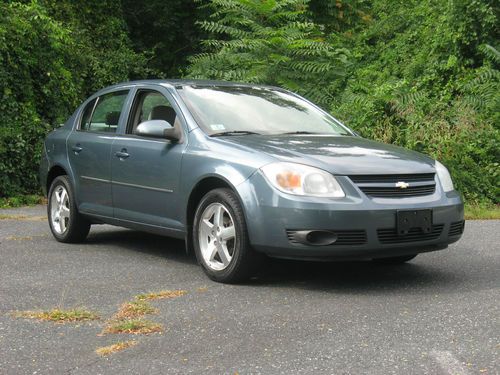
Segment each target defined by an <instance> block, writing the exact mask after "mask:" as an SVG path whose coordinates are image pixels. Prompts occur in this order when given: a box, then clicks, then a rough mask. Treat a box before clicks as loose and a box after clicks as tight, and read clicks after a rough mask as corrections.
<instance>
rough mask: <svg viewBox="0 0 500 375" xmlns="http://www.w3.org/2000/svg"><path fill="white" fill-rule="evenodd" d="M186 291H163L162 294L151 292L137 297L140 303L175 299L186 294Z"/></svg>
mask: <svg viewBox="0 0 500 375" xmlns="http://www.w3.org/2000/svg"><path fill="white" fill-rule="evenodd" d="M186 293H187V292H186V291H185V290H162V291H160V292H150V293H145V294H139V295H137V296H135V299H136V300H138V301H146V300H155V299H164V298H175V297H180V296H183V295H184V294H186Z"/></svg>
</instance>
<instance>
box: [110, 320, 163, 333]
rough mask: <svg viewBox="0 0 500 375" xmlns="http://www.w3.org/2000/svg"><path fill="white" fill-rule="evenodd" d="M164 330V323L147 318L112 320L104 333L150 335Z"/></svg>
mask: <svg viewBox="0 0 500 375" xmlns="http://www.w3.org/2000/svg"><path fill="white" fill-rule="evenodd" d="M162 331H163V325H162V324H160V323H155V322H152V321H150V320H146V319H127V320H116V321H110V322H109V323H108V325H107V326H106V327H104V330H103V331H102V334H109V333H130V334H133V335H148V334H150V333H158V332H162Z"/></svg>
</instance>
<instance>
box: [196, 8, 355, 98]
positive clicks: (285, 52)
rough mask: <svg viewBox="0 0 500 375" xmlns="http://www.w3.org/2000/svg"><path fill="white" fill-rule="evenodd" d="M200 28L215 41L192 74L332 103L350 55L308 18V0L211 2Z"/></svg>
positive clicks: (199, 57)
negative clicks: (260, 85) (261, 85)
mask: <svg viewBox="0 0 500 375" xmlns="http://www.w3.org/2000/svg"><path fill="white" fill-rule="evenodd" d="M205 6H206V7H208V8H209V9H210V13H211V16H210V18H209V19H208V20H204V21H200V22H199V25H200V27H201V28H202V29H203V30H204V31H206V32H207V33H208V34H209V35H210V38H209V39H206V40H204V41H203V42H202V43H203V46H204V47H205V52H203V53H201V54H198V55H196V56H194V57H193V58H191V63H192V64H191V66H190V69H189V76H191V77H195V78H210V79H220V80H227V81H241V82H254V83H265V84H271V85H278V86H281V87H285V88H287V89H290V90H293V91H295V92H299V93H301V94H303V95H306V96H308V97H309V98H311V99H312V100H314V101H316V102H319V103H323V104H324V103H327V102H328V101H329V100H331V97H332V92H333V89H334V88H335V82H336V80H337V79H338V78H339V77H341V76H343V75H344V73H345V69H346V66H347V62H348V51H347V50H346V49H345V48H337V47H336V46H335V40H334V39H333V38H332V40H329V39H328V38H326V35H325V34H324V33H323V32H321V31H320V29H319V28H318V27H317V25H315V24H314V23H313V22H311V21H310V20H309V19H308V18H307V9H308V8H307V1H305V0H286V1H277V0H264V1H262V0H211V1H209V2H208V4H206V5H205Z"/></svg>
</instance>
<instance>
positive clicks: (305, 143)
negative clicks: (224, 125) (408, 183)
mask: <svg viewBox="0 0 500 375" xmlns="http://www.w3.org/2000/svg"><path fill="white" fill-rule="evenodd" d="M221 139H222V137H221ZM223 139H224V141H226V142H229V143H232V144H235V145H238V146H240V147H241V146H243V147H248V148H250V149H252V150H254V151H260V152H263V153H265V154H267V155H269V156H272V157H274V158H276V159H278V160H280V161H287V162H292V163H301V164H307V165H312V166H315V167H318V168H322V169H324V170H327V171H329V172H330V173H334V174H339V175H350V174H407V173H431V172H435V169H434V160H433V159H431V158H429V157H427V156H425V155H423V154H420V153H418V152H415V151H411V150H407V149H405V148H402V147H397V146H393V145H389V144H385V143H380V142H375V141H370V140H367V139H364V138H361V137H354V136H329V135H325V136H322V135H276V136H264V135H244V136H233V137H223Z"/></svg>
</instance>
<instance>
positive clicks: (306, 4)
mask: <svg viewBox="0 0 500 375" xmlns="http://www.w3.org/2000/svg"><path fill="white" fill-rule="evenodd" d="M498 14H499V7H498V1H494V0H453V1H444V0H443V1H435V0H393V1H390V2H388V1H385V0H328V1H326V0H170V1H163V0H151V1H148V2H136V1H132V0H99V1H98V0H89V1H85V2H82V1H73V0H32V1H31V0H19V1H3V2H1V1H0V198H1V197H9V196H15V195H19V194H27V193H28V194H29V193H36V192H37V190H38V183H37V180H36V172H37V166H38V162H39V157H40V146H41V140H42V139H43V138H44V136H45V134H46V133H47V132H48V131H50V130H51V129H53V128H54V126H57V124H59V123H62V122H64V121H65V120H66V119H67V117H68V116H69V115H70V113H71V112H72V111H73V110H74V109H75V108H76V106H77V105H78V104H79V103H80V102H81V101H82V100H83V99H84V98H85V97H87V96H88V95H89V94H90V93H92V92H94V91H96V90H97V89H99V88H101V87H103V86H106V85H108V84H112V83H116V82H118V81H124V80H128V79H131V78H139V77H141V78H142V77H152V76H160V77H177V76H181V75H187V76H190V77H196V78H210V79H221V80H231V81H245V82H255V83H264V84H271V85H277V86H281V87H284V88H287V89H290V90H292V91H295V92H298V93H300V94H302V95H304V96H306V97H307V98H309V99H311V100H312V101H314V102H317V103H319V104H320V105H322V106H323V107H324V108H326V109H328V110H329V111H330V112H331V113H332V114H334V115H335V116H336V117H338V118H339V119H341V120H343V121H344V122H345V123H346V124H347V125H349V126H351V127H352V128H354V129H355V130H357V131H358V132H360V133H361V134H362V135H364V136H366V137H368V138H373V139H377V140H381V141H384V142H388V143H394V144H398V145H401V146H404V147H408V148H411V149H414V150H417V151H421V152H424V153H426V154H429V155H431V156H432V157H435V158H437V159H439V160H440V161H442V162H443V163H444V164H445V165H447V166H448V167H449V169H450V170H451V173H452V175H453V177H454V180H455V184H456V186H457V187H458V189H459V190H460V191H462V192H463V193H464V195H465V198H466V199H467V200H468V202H481V204H484V205H489V204H492V203H493V204H495V203H498V202H499V186H500V183H499V182H500V181H499V178H500V176H499V172H498V171H499V164H500V160H499V150H500V147H499V143H500V135H499V132H500V129H499V123H500V67H499V64H500V51H499V44H498V40H499V38H498V37H499V34H498V26H497V25H498ZM187 62H189V65H188V64H187Z"/></svg>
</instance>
